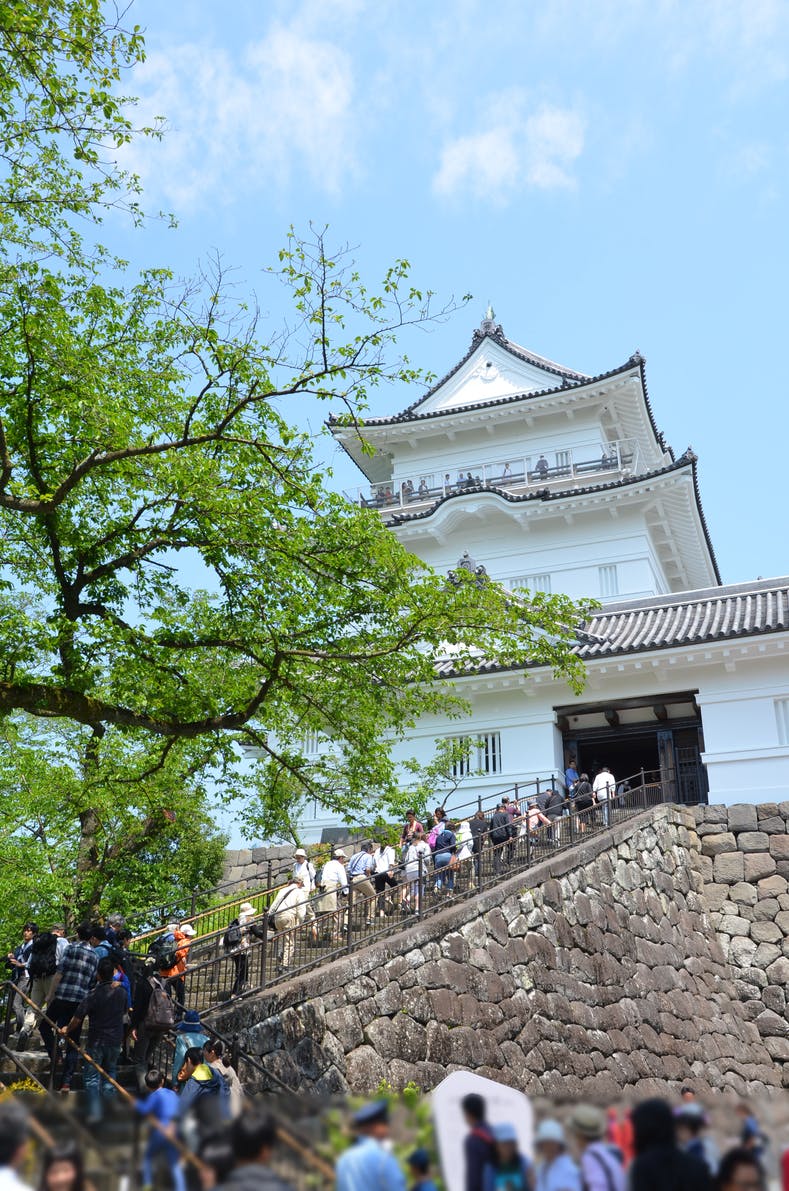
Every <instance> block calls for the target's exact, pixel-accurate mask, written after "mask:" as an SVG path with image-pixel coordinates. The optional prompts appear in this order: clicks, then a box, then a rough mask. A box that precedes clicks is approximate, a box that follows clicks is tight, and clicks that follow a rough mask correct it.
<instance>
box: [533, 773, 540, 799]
mask: <svg viewBox="0 0 789 1191" xmlns="http://www.w3.org/2000/svg"><path fill="white" fill-rule="evenodd" d="M534 784H535V785H536V787H537V794H538V795H539V793H540V779H539V778H538V777H537V778H535V779H534Z"/></svg>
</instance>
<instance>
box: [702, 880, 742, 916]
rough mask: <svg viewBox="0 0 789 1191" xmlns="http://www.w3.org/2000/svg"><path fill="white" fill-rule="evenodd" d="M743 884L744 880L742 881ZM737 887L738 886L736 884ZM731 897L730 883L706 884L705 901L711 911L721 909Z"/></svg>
mask: <svg viewBox="0 0 789 1191" xmlns="http://www.w3.org/2000/svg"><path fill="white" fill-rule="evenodd" d="M740 884H742V882H740ZM735 888H736V886H735ZM729 897H730V886H729V885H714V884H713V885H706V886H705V888H704V901H705V903H706V908H707V909H708V910H710V911H713V912H714V911H716V910H720V908H721V906H722V905H723V903H724V902H725V901H726V900H727V899H728V898H729Z"/></svg>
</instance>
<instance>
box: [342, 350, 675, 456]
mask: <svg viewBox="0 0 789 1191" xmlns="http://www.w3.org/2000/svg"><path fill="white" fill-rule="evenodd" d="M475 335H476V338H475V339H474V340H473V341H472V344H471V347H470V348H469V350H468V352H467V353H466V355H465V356H464V357H463V359H462V360H460V361H459V362H458V363H457V364H456V365H455V367H454V368H453V369H452V370H451V371H450V372H448V373H447V374H446V376H444V377H442V379H441V380H440V381H438V382H437V383H436V384H435V385H433V387H432V388H431V389H428V391H427V392H426V393H424V394H423V395H422V396H421V397H419V398H418V400H416V401H414V402H412V404H411V405H407V406H406V407H405V409H403V410H401V411H400V413H397V414H391V415H390V416H389V417H379V418H365V419H363V420H361V421H360V426H359V429H358V430H357V433H359V434H360V435H361V437H362V438H363V437H364V430H365V428H366V427H374V426H398V425H404V424H406V423H409V422H419V421H427V420H428V419H431V420H432V419H440V418H452V417H454V416H455V415H456V414H464V413H469V412H471V411H473V410H489V409H496V408H498V407H500V406H502V405H513V404H516V403H517V402H520V401H533V400H535V399H537V398H540V397H550V396H551V394H553V393H568V392H572V391H573V390H577V391H579V392H580V391H582V390H583V389H584V388H586V387H587V386H589V385H594V384H599V382H600V381H605V380H610V379H612V378H613V377H615V376H621V375H622V374H623V373H625V372H629V371H630V370H631V369H632V368H634V367H638V369H639V374H640V377H641V388H642V391H643V394H644V403H645V406H646V411H647V416H648V418H649V424H650V426H651V428H652V432H653V434H654V436H655V440H656V442H657V443H658V445H659V446H660V448H661V449H662V450H664V451H667V452H668V454H669V455H670V456H671V458H672V459H673V458H674V453H673V451H672V449H671V447H670V446H668V444H667V443H666V440H665V436H664V435H663V433H662V431H660V430H659V429H658V427H657V424H656V422H655V417H654V414H653V412H652V403H651V402H650V399H649V391H648V389H647V380H646V372H645V364H646V361H645V359H644V357H643V356H642V355H641V354H640V353H639V352H635V353H634V354H633V355H632V356H631V357H630V359H629V360H626V361H625V363H624V364H620V365H619V366H618V367H616V368H612V369H610V370H609V371H608V372H599V373H598V374H597V375H596V376H586V375H584V374H583V373H581V372H571V371H570V370H569V369H563V368H561V366H560V365H550V366H548V365H546V364H545V363H542V362H540V357H539V356H534V355H530V354H529V353H527V352H525V351H524V350H523V349H522V348H518V347H517V345H516V344H511V343H510V341H509V340H506V341H505V342H504V343H502V342H501V340H500V339H498V338H497V337H496V336H495V335H493V334H490V333H488V332H486V333H484V334H481V333H480V332H475ZM485 338H489V339H492V340H493V342H495V343H497V344H498V345H499V346H500V347H504V348H505V350H507V351H509V352H510V353H511V354H512V355H514V356H518V358H520V359H523V360H525V361H526V362H528V363H531V364H536V365H537V366H538V367H540V368H544V369H545V370H546V371H552V372H555V373H556V375H557V376H560V377H561V378H562V383H561V384H560V385H554V386H552V387H550V388H547V389H538V390H536V391H534V392H524V393H511V394H509V395H508V396H505V397H493V398H490V399H489V400H486V401H475V402H471V403H469V404H467V405H455V406H452V407H451V408H448V409H435V410H428V411H427V412H425V413H419V407H420V405H422V403H423V402H425V401H427V399H428V398H429V397H431V396H432V395H433V393H435V392H436V391H437V390H438V389H440V388H441V386H442V385H443V384H445V383H446V382H447V380H449V378H450V377H452V376H453V375H454V374H455V373H456V372H457V371H458V369H460V368H462V367H463V365H464V364H465V363H466V361H467V360H468V359H469V358H470V357H471V356H472V355H473V353H474V352H475V351H476V350H477V348H478V347H479V345H480V343H481V342H482V340H483V339H485ZM327 425H328V426H329V429H330V430H331V431H332V432H333V433H335V432H336V431H337V430H338V429H339V430H343V429H347V424H346V423H345V422H343V421H341V420H338V419H336V418H335V416H334V414H330V415H329V418H328V422H327ZM340 444H341V445H342V446H343V447H344V446H345V444H344V443H343V442H342V439H340Z"/></svg>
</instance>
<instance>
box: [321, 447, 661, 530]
mask: <svg viewBox="0 0 789 1191" xmlns="http://www.w3.org/2000/svg"><path fill="white" fill-rule="evenodd" d="M637 470H638V442H637V441H636V440H635V439H621V440H617V441H615V442H609V443H602V444H601V443H585V444H582V445H581V446H578V447H573V448H567V449H564V450H557V451H553V452H548V453H546V454H541V455H537V456H533V455H532V456H520V457H518V458H513V457H512V456H510V457H509V458H508V459H495V460H492V461H490V462H487V463H482V464H475V465H473V466H470V467H468V468H460V469H454V470H453V471H452V472H445V473H444V474H443V475H436V473H417V474H415V475H413V476H406V477H403V478H399V479H397V480H390V481H388V482H386V483H383V484H370V485H369V486H368V487H367V488H359V489H357V491H356V492H354V493H349V492H346V494H345V495H346V496H347V497H348V499H349V500H352V501H354V503H357V504H360V505H361V506H362V507H363V508H373V509H378V510H379V511H380V512H381V513H382V514H384V515H388V514H391V513H395V512H400V511H402V510H403V509H408V510H409V512H411V511H416V510H417V509H420V508H421V509H424V508H426V507H429V506H430V505H432V504H435V503H436V502H437V501H439V500H441V499H442V498H443V497H445V496H450V495H455V494H457V493H459V492H470V491H477V490H479V489H485V488H498V489H504V490H505V491H511V492H514V493H516V494H521V493H523V492H526V491H529V490H540V489H544V488H548V489H549V490H551V489H562V488H577V487H581V486H586V485H587V484H588V483H589V482H590V481H594V480H596V479H603V480H611V479H620V478H622V477H623V476H626V475H630V474H632V473H633V472H636V471H637Z"/></svg>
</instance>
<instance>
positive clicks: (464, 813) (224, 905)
mask: <svg viewBox="0 0 789 1191" xmlns="http://www.w3.org/2000/svg"><path fill="white" fill-rule="evenodd" d="M557 784H558V785H560V786H561V787H563V786H564V781H563V779H561V778H560V777H558V775H556V774H551V775H550V776H543V777H534V778H527V779H525V780H522V781H517V782H514V783H513V784H512V785H511V786H507V787H506V788H505V789H503V790H497V791H496V792H495V793H493V794H491V795H487V796H485V797H484V801H485V802H488V801H493V802H494V804H498V803H499V802H500V801H501V799H502V798H504V797H511V798H512V799H513V801H516V802H518V801H520V799H521V798H531V797H536V796H538V795H539V794H540V793H541V792H542V791H544V790H545V789H547V788H549V787H555V786H556V785H557ZM439 805H441V806H442V807H443V809H446V810H447V815H448V817H450V818H454V819H462V818H468V817H470V816H471V815H472V814H474V812H475V811H477V810H482V809H483V795H482V794H478V795H477V796H476V798H473V799H471V800H470V801H468V802H463V803H459V804H455V805H454V806H452V807H451V809H450V807H444V806H443V804H442V803H439ZM450 806H451V803H450ZM369 834H371V835H374V834H375V829H374V828H371V829H370V833H369ZM323 847H324V848H325V853H326V855H325V859H326V860H329V859H331V855H332V852H333V850H334V849H335V847H337V845H336V844H326V845H323ZM311 859H312V860H313V861H317V863H318V865H319V866H320V864H321V863H322V861H321V858H320V855H319V854H317V853H315V854H313V856H312V857H311ZM271 872H272V865H271V862H269V864H268V874H267V878H266V882H265V883H263V884H262V885H261V886H258V887H257V888H255V886H254V885H253V886H250V887H248V888H247V890H246V891H245V892H244V893H236V894H235V895H234V896H233V897H232V898H229V899H228V900H227V901H224V902H220V903H219V904H218V905H215V906H211V907H209V908H207V909H205V910H202V911H200V912H196V913H190V915H189V916H188V917H186V918H183V919H181V920H180V925H183V924H184V923H189V925H190V926H193V927H194V928H195V929H196V931H197V933H198V935H199V937H200V939H201V941H202V940H204V939H206V938H208V937H209V936H211V935H212V934H215V933H219V932H220V931H223V930H224V929H226V928H227V927H228V926H229V924H230V922H231V921H232V919H233V917H234V916H235V912H237V910H238V908H239V906H240V905H241V904H242V903H243V902H245V901H249V902H251V903H252V904H253V905H254V906H255V908H256V909H257V911H258V913H263V912H264V910H265V908H266V906H268V905H270V904H271V902H272V901H273V900H274V898H275V897H276V895H277V894H278V893H279V891H280V890H281V889H282V888H283V886H284V884H285V882H284V881H280V882H279V883H276V884H272V881H271ZM174 916H175V915H174ZM150 917H151V914H148V915H146V916H145V919H146V921H149V920H150ZM206 927H207V929H205V928H206ZM165 929H166V926H164V925H162V926H157V927H153V928H151V929H150V930H146V931H143V932H141V933H140V934H138V935H137V936H136V937H135V939H134V941H133V943H132V949H133V950H136V951H138V952H139V951H140V950H142V949H143V945H144V944H150V943H151V941H152V940H153V939H154V938H155V937H156V936H157V935H160V934H162V933H163V932H164V930H165ZM194 946H195V944H192V947H194Z"/></svg>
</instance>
